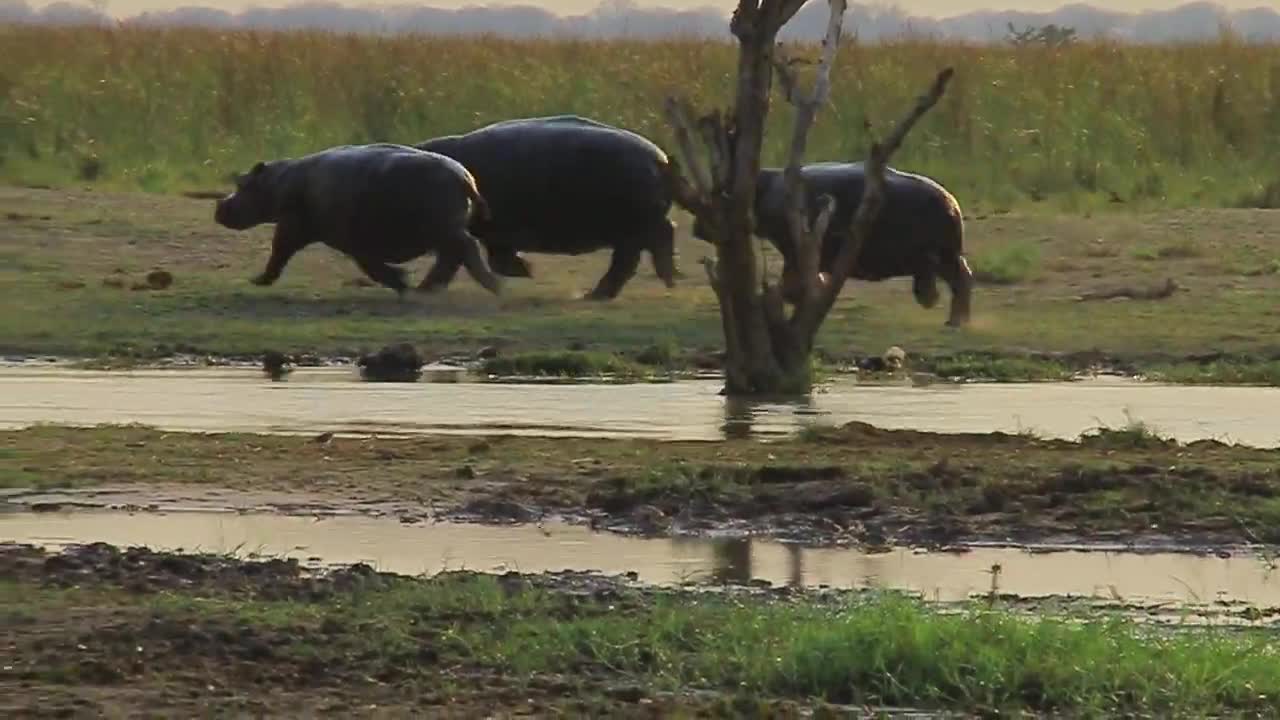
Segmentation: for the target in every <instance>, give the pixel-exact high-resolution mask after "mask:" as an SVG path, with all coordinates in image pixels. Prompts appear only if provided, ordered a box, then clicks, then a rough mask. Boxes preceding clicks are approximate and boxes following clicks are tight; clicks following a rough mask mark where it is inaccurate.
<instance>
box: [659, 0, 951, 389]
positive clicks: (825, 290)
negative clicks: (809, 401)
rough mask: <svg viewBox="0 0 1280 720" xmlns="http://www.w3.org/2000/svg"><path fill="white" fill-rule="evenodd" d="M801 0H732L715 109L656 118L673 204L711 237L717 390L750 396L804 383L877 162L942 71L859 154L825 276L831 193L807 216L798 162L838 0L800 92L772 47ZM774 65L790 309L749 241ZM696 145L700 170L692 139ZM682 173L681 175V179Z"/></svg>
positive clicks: (874, 190) (877, 180) (870, 206)
mask: <svg viewBox="0 0 1280 720" xmlns="http://www.w3.org/2000/svg"><path fill="white" fill-rule="evenodd" d="M805 2H806V0H739V2H738V8H737V10H736V11H735V12H734V14H733V20H732V22H731V24H730V29H731V30H732V32H733V35H734V36H735V37H736V38H737V40H738V82H737V89H736V95H735V101H734V105H733V108H732V111H731V112H730V114H729V116H728V117H727V118H723V117H722V116H721V114H720V113H719V112H718V111H714V112H712V113H710V114H708V115H704V116H702V117H700V118H699V119H698V120H696V121H695V120H693V116H694V113H693V112H692V110H691V109H690V108H689V107H688V106H687V105H686V104H685V103H684V102H682V101H681V100H678V99H676V98H670V99H668V101H667V119H668V121H669V122H670V124H671V126H672V128H673V129H674V131H675V136H676V141H677V150H678V154H679V162H678V163H675V164H676V165H677V178H676V191H677V192H676V196H677V203H678V204H679V205H681V206H682V207H684V208H685V209H686V210H688V211H689V212H690V213H692V214H693V215H694V216H695V217H696V218H697V219H698V222H699V224H700V225H701V226H702V227H703V229H704V234H705V235H707V236H708V237H709V238H710V239H712V240H713V242H714V243H715V245H716V260H715V261H711V260H704V265H705V266H706V270H707V277H708V278H709V279H710V281H711V287H712V288H713V289H714V291H715V293H716V298H717V299H718V301H719V303H720V315H721V320H722V322H723V326H724V328H723V329H724V338H725V351H726V352H725V380H726V386H725V391H726V393H729V394H739V395H762V394H789V393H797V392H800V393H803V392H808V391H809V389H810V386H811V379H810V355H811V353H812V351H813V343H814V339H815V338H816V336H817V333H818V330H819V328H820V327H821V326H822V322H823V321H824V320H825V319H826V316H827V314H828V313H829V312H830V310H831V307H832V305H834V304H835V300H836V297H837V296H838V295H839V293H840V290H841V289H842V288H843V287H844V283H845V280H846V278H847V277H848V276H849V274H850V273H851V272H852V271H853V266H854V261H855V259H856V258H857V257H858V254H859V252H860V250H861V248H862V243H863V240H864V239H865V238H866V237H867V235H868V234H869V231H870V229H871V226H872V223H873V222H874V221H875V218H876V215H877V214H878V212H879V210H880V207H881V206H882V205H883V203H884V182H885V180H884V169H885V166H886V165H887V163H888V161H889V158H890V157H891V156H892V155H893V152H894V151H895V150H897V148H898V147H899V146H900V145H901V144H902V140H903V138H905V137H906V135H907V133H908V132H910V130H911V128H912V126H914V125H915V123H916V121H918V120H919V119H920V118H921V117H922V116H923V115H924V114H925V113H926V112H928V111H929V109H930V108H932V107H933V106H934V105H935V104H936V103H937V102H938V100H939V99H940V98H941V97H942V94H943V92H944V91H945V89H946V85H947V82H948V80H950V78H951V74H952V71H951V69H950V68H948V69H946V70H943V71H942V72H941V73H940V74H939V75H938V77H937V79H936V80H935V81H934V84H933V87H932V88H931V89H930V91H929V92H928V93H927V94H926V95H924V96H922V97H921V98H920V99H919V101H918V102H917V103H916V106H915V107H914V108H913V109H912V110H911V112H910V113H909V114H908V115H907V116H906V117H905V118H903V119H902V120H901V121H899V123H898V125H897V126H896V127H895V128H894V130H893V132H892V133H891V134H890V135H889V137H888V138H887V139H886V140H885V141H884V142H879V143H873V145H872V147H871V153H870V159H869V160H868V162H867V163H866V184H865V187H864V190H863V198H862V203H861V205H860V206H859V207H858V212H857V213H856V214H855V216H854V219H853V226H852V228H850V233H849V242H847V243H846V244H845V245H844V247H843V248H842V250H841V252H840V255H839V257H838V259H837V261H836V263H835V265H834V267H833V268H832V272H831V273H830V276H829V277H828V276H825V275H820V274H819V272H818V258H819V253H820V249H821V246H822V237H823V236H824V234H825V233H826V230H827V227H828V225H829V224H830V221H831V217H832V213H833V212H834V210H835V202H834V200H833V199H832V198H830V197H824V198H823V199H822V206H821V207H820V208H819V212H818V213H817V215H816V218H815V220H814V222H812V223H810V221H809V208H808V207H807V202H806V199H805V193H804V187H803V182H802V179H801V175H800V167H801V165H802V164H803V162H804V154H805V149H806V145H807V140H808V136H809V129H810V128H811V127H812V125H813V122H814V119H815V118H816V116H817V113H818V110H819V109H820V108H821V107H822V106H823V105H824V104H825V103H826V101H827V96H828V94H829V92H830V84H831V83H830V73H831V67H832V65H833V64H834V62H835V56H836V49H837V47H838V46H839V42H840V36H841V32H842V26H843V21H844V12H845V7H846V3H847V0H828V2H829V4H830V6H831V17H830V21H829V22H828V24H827V32H826V36H825V38H824V39H823V49H822V56H821V60H820V61H819V63H818V68H817V76H816V79H815V81H814V85H813V88H812V91H811V92H809V93H807V94H806V93H804V92H803V91H802V90H801V89H800V85H799V82H798V79H797V78H796V76H795V74H794V73H793V72H792V70H791V66H790V65H788V64H786V63H783V62H779V59H778V58H777V57H776V55H775V43H776V39H777V35H778V31H779V30H780V29H781V28H782V27H783V26H784V25H786V23H787V22H788V21H789V20H790V19H791V18H792V17H793V16H794V15H795V14H796V12H797V11H798V10H799V9H800V7H801V6H803V5H804V3H805ZM775 69H776V70H777V71H778V72H779V75H780V77H781V79H782V85H783V89H784V90H785V92H786V96H787V98H788V100H790V101H791V103H792V104H793V105H795V107H796V123H795V128H794V132H793V134H792V140H791V148H790V153H789V156H788V160H787V168H786V172H785V175H784V183H785V188H786V194H787V207H788V208H789V221H790V222H791V226H792V230H793V234H794V237H796V238H797V241H798V242H797V263H796V265H797V268H798V272H797V273H796V275H797V278H798V279H799V281H800V284H801V288H800V291H799V293H797V295H796V304H795V307H794V308H793V310H792V312H791V314H790V315H788V313H787V309H786V305H785V303H784V301H783V293H782V291H781V289H780V288H779V287H778V286H776V285H773V284H771V283H770V281H769V279H768V278H766V277H764V276H763V274H762V272H761V263H760V258H759V256H758V255H757V253H756V249H755V246H754V244H753V243H752V238H753V230H754V227H753V219H752V218H753V216H754V212H753V211H754V208H755V201H756V180H757V178H758V177H759V174H760V150H761V146H762V145H763V142H764V127H765V120H766V119H767V117H768V114H769V97H770V92H771V91H772V87H773V74H774V71H775ZM695 138H696V139H700V140H701V141H702V144H703V145H704V146H705V147H704V150H705V156H706V158H707V160H709V162H708V163H706V165H705V167H704V164H703V162H702V161H701V157H700V154H699V152H698V150H697V148H696V140H695ZM686 174H687V175H688V177H686Z"/></svg>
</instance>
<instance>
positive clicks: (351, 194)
mask: <svg viewBox="0 0 1280 720" xmlns="http://www.w3.org/2000/svg"><path fill="white" fill-rule="evenodd" d="M484 211H485V203H484V199H483V198H482V197H481V195H480V191H479V190H478V189H477V188H476V182H475V179H474V178H472V177H471V174H470V173H469V172H467V169H466V168H464V167H463V166H462V165H461V164H459V163H458V162H457V161H455V160H452V159H450V158H447V157H444V156H443V155H437V154H435V153H430V152H426V151H423V150H418V149H415V148H412V147H408V146H405V145H393V144H389V143H376V144H372V145H342V146H339V147H335V148H330V149H328V150H323V151H320V152H317V153H314V154H311V155H306V156H304V157H300V158H290V159H284V160H275V161H272V162H260V163H257V164H256V165H254V166H253V169H252V170H250V171H249V172H248V173H247V174H245V175H242V176H240V177H238V178H237V179H236V190H235V192H233V193H231V194H230V195H228V196H227V197H224V198H222V199H221V200H219V201H218V205H217V209H216V210H215V211H214V220H215V221H217V223H218V224H219V225H222V226H224V227H227V228H230V229H232V230H247V229H249V228H251V227H254V226H256V225H261V224H262V223H275V226H276V228H275V236H274V237H273V238H272V241H271V257H270V258H269V259H268V260H267V265H266V268H265V269H264V270H263V271H262V273H261V274H260V275H258V276H257V277H255V278H253V280H252V282H253V283H254V284H255V285H270V284H272V283H274V282H275V281H276V280H278V279H279V278H280V274H281V272H283V271H284V267H285V265H286V264H288V262H289V260H290V259H291V258H292V257H293V256H294V254H295V253H297V252H298V251H299V250H301V249H302V248H304V247H306V246H307V245H310V244H311V243H313V242H322V243H324V244H325V245H328V246H329V247H331V248H333V249H335V250H338V251H339V252H341V253H343V254H345V255H347V256H348V257H350V258H351V259H352V260H354V261H355V263H356V265H357V266H359V268H360V269H361V270H362V271H363V272H364V273H365V274H366V275H368V276H369V278H370V279H371V280H374V281H376V282H378V283H380V284H382V285H385V286H386V287H389V288H391V289H392V290H395V291H396V292H397V293H398V294H399V295H401V296H402V297H403V295H404V293H405V291H406V290H408V288H409V286H408V283H407V282H406V281H405V272H404V270H402V269H400V268H398V267H394V265H398V264H400V263H405V262H408V261H410V260H413V259H414V258H417V257H420V256H422V255H426V254H429V253H435V254H437V255H438V258H437V261H436V265H435V267H433V268H432V270H431V272H430V273H428V276H427V280H428V281H429V280H430V279H431V277H432V275H435V276H440V275H444V274H448V275H449V276H452V275H453V274H454V272H456V270H457V267H458V265H460V264H465V265H466V267H467V271H468V272H469V273H470V274H471V277H472V278H474V279H475V280H476V282H478V283H480V285H482V286H483V287H484V288H485V289H486V290H488V291H489V292H491V293H494V294H498V292H499V287H500V280H499V279H498V277H497V276H496V275H495V274H494V273H493V271H492V270H491V269H490V268H489V265H488V263H486V262H485V259H484V255H483V254H482V253H481V251H480V243H479V242H478V241H477V240H476V239H475V238H474V237H473V236H472V235H471V234H470V233H468V232H467V225H468V224H469V223H470V222H471V218H472V217H473V215H480V214H483V213H484Z"/></svg>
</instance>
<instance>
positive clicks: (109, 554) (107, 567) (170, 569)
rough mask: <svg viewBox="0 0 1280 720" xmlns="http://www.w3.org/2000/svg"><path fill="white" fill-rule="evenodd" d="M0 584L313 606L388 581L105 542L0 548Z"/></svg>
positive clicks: (356, 571) (364, 568) (349, 571)
mask: <svg viewBox="0 0 1280 720" xmlns="http://www.w3.org/2000/svg"><path fill="white" fill-rule="evenodd" d="M0 579H4V580H9V581H21V582H40V583H44V584H49V585H55V586H60V587H71V586H78V585H84V584H93V585H111V586H115V587H120V588H124V589H126V590H129V591H132V592H139V593H150V592H160V591H175V590H181V591H185V592H199V593H201V594H219V595H222V594H225V595H236V596H248V597H253V598H257V599H263V600H308V601H316V600H321V599H324V598H327V597H329V596H331V595H333V594H334V593H341V592H351V591H354V590H358V589H361V588H370V587H374V588H377V587H385V586H386V585H387V584H388V583H390V582H393V581H394V576H392V575H390V574H387V573H379V572H377V571H375V570H374V569H373V568H371V567H369V566H368V565H364V564H356V565H352V566H350V567H346V568H342V569H340V570H332V571H322V570H311V569H308V568H305V567H303V566H302V565H300V564H299V563H298V561H297V560H293V559H288V560H280V559H272V560H262V561H243V560H239V559H236V558H233V557H229V556H223V555H182V554H175V553H169V552H157V551H153V550H149V549H147V548H141V547H133V548H128V549H125V550H121V549H120V548H117V547H114V546H112V545H108V544H106V543H92V544H89V545H80V546H75V547H72V548H69V549H67V550H65V551H63V552H62V553H59V554H56V555H51V554H49V553H47V552H46V551H44V550H42V549H40V548H36V547H33V546H30V545H0Z"/></svg>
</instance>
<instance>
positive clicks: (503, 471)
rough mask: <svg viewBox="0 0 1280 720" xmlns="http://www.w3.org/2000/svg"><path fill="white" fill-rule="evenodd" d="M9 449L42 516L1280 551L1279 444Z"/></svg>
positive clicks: (21, 498) (80, 445)
mask: <svg viewBox="0 0 1280 720" xmlns="http://www.w3.org/2000/svg"><path fill="white" fill-rule="evenodd" d="M142 449H145V451H143V450H142ZM0 456H2V457H4V458H6V461H5V462H4V463H3V464H2V465H0V473H4V474H3V475H0V479H4V478H9V479H8V483H7V484H8V486H9V487H14V488H21V487H33V486H34V489H33V490H29V491H19V492H13V493H11V494H9V496H8V497H7V498H6V500H5V501H4V502H5V504H9V505H11V506H16V507H19V508H26V509H34V508H33V505H35V504H40V503H53V504H55V505H56V504H58V503H70V504H75V505H83V506H86V507H120V506H121V504H122V503H123V504H124V505H127V506H128V507H129V509H147V508H159V509H164V506H166V505H168V506H173V505H175V504H178V505H187V506H192V503H193V502H197V503H198V504H201V505H205V506H209V505H211V504H216V505H217V507H216V508H210V509H226V508H228V507H237V500H236V498H237V497H238V496H239V497H242V498H243V503H244V505H243V506H244V507H245V508H252V507H258V506H264V507H267V508H269V509H270V510H271V511H273V512H280V513H286V514H312V513H320V514H326V513H334V512H350V511H353V510H354V511H356V512H361V513H367V514H373V515H387V516H393V517H397V518H400V519H401V520H402V521H405V522H415V521H418V520H425V519H428V518H433V517H434V518H439V519H450V520H458V521H471V522H484V523H503V524H508V523H530V522H537V521H538V520H540V519H543V518H548V517H553V516H559V517H563V518H565V519H568V520H570V521H577V522H582V523H590V524H591V525H593V526H595V527H598V528H602V529H608V530H613V531H618V532H625V533H641V534H646V535H653V536H667V535H683V534H700V533H704V532H708V531H718V532H722V531H743V532H750V533H753V534H756V535H760V536H765V537H774V538H782V539H788V540H793V541H798V542H802V543H805V544H810V545H840V544H855V543H856V544H863V545H869V546H879V545H886V544H895V545H920V546H926V547H938V546H947V545H963V544H966V543H973V542H977V541H982V542H1003V543H1011V544H1028V543H1038V542H1050V543H1072V542H1076V543H1079V542H1085V543H1089V542H1093V543H1098V542H1102V543H1107V544H1114V543H1119V544H1136V545H1140V546H1162V549H1166V550H1168V549H1183V550H1188V551H1195V552H1202V551H1205V550H1207V549H1215V548H1219V547H1222V546H1229V545H1241V544H1251V543H1262V544H1269V545H1277V544H1280V450H1266V449H1253V448H1247V447H1237V446H1230V445H1225V444H1222V443H1219V442H1215V441H1201V442H1196V443H1191V444H1179V443H1176V442H1173V441H1166V440H1163V439H1161V438H1159V437H1155V436H1152V435H1150V434H1147V433H1145V432H1143V431H1141V430H1120V431H1107V432H1104V433H1101V434H1097V435H1094V436H1090V437H1086V438H1084V439H1083V440H1081V441H1078V442H1068V441H1057V440H1040V439H1036V438H1031V437H1026V436H1022V435H1005V434H998V433H997V434H982V435H976V434H975V435H963V434H954V435H953V434H935V433H924V432H915V431H903V430H895V431H889V430H881V429H877V428H875V427H872V426H869V425H865V424H861V423H852V424H850V425H847V426H845V427H843V428H839V429H833V430H828V431H814V432H810V433H807V434H806V435H805V437H803V438H801V439H796V440H786V441H779V442H770V443H759V442H753V441H749V440H729V441H725V442H719V443H699V442H655V441H646V440H593V439H575V438H556V439H547V438H520V437H511V436H492V437H435V438H423V439H394V438H378V439H353V438H339V437H334V436H332V434H329V433H326V434H325V435H323V436H320V437H318V438H296V437H280V436H252V435H234V434H227V435H203V434H189V433H166V432H160V431H155V430H147V429H140V428H101V429H92V430H74V429H68V428H35V429H31V430H25V431H17V432H9V433H0ZM0 484H3V483H0ZM102 485H109V486H110V487H109V488H103V489H102V490H100V491H99V490H97V488H98V487H99V486H102ZM39 488H46V489H54V490H53V491H52V492H53V493H54V495H52V496H51V495H49V493H48V492H41V491H40V490H39ZM57 488H64V490H56V489H57ZM219 490H223V491H228V490H229V491H232V492H229V493H226V492H224V493H220V494H219V493H217V491H219ZM58 493H61V494H62V495H63V496H62V497H59V496H58ZM264 495H265V496H266V497H264Z"/></svg>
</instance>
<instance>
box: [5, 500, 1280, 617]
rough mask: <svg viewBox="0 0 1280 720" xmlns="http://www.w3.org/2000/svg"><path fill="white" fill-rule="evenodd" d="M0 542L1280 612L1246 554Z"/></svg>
mask: <svg viewBox="0 0 1280 720" xmlns="http://www.w3.org/2000/svg"><path fill="white" fill-rule="evenodd" d="M0 541H9V542H26V543H36V544H41V545H46V546H53V547H56V546H59V545H63V544H67V543H83V542H107V543H111V544H114V545H121V546H129V545H143V546H147V547H151V548H155V549H158V550H164V549H186V550H196V551H206V552H215V553H216V552H233V553H237V554H241V555H243V554H247V553H253V552H257V553H260V554H262V555H264V556H276V557H279V556H286V557H296V558H298V559H300V560H305V559H307V558H311V557H316V558H319V559H320V560H321V561H323V562H332V563H353V562H366V563H369V564H371V565H374V566H375V567H379V568H381V569H385V570H390V571H392V572H400V573H407V574H418V573H428V574H431V573H436V572H440V571H441V570H447V569H458V568H466V569H471V570H480V571H503V570H519V571H522V572H541V571H544V570H550V571H559V570H584V571H600V572H604V573H610V574H614V573H623V572H628V571H635V572H636V573H637V574H638V575H639V577H640V579H641V580H642V581H645V582H651V583H680V582H686V581H690V580H693V581H701V582H708V581H711V582H716V583H735V584H738V583H750V582H768V583H771V584H773V585H787V584H790V585H792V586H810V587H812V586H816V585H828V586H831V587H862V588H865V587H879V588H886V589H902V590H908V591H912V592H918V593H920V594H922V595H923V596H924V597H926V598H930V599H938V600H961V599H964V598H969V597H974V596H981V595H984V594H986V593H987V592H989V591H990V590H991V587H992V579H993V578H992V574H991V569H992V566H993V565H997V564H998V565H1000V566H1001V568H1002V572H1001V573H1000V577H999V585H1000V591H1001V592H1008V593H1012V594H1016V595H1023V596H1043V595H1062V594H1071V595H1077V596H1085V597H1102V598H1123V599H1125V600H1138V599H1150V600H1157V601H1160V600H1173V601H1182V602H1187V601H1191V602H1200V603H1212V602H1216V601H1222V600H1240V601H1245V602H1249V603H1252V604H1257V605H1260V606H1266V607H1275V606H1280V578H1277V577H1275V575H1274V573H1273V572H1272V570H1271V567H1270V566H1269V564H1267V563H1263V562H1259V561H1258V560H1257V559H1256V558H1253V557H1249V556H1239V555H1235V556H1231V557H1228V558H1217V557H1214V556H1212V555H1208V556H1196V555H1175V554H1148V555H1136V554H1129V553H1121V552H1115V553H1104V552H1054V553H1045V554H1033V553H1028V552H1024V551H1020V550H1016V549H980V550H974V551H972V552H967V553H961V554H952V553H920V552H913V551H911V550H907V549H895V550H892V551H889V552H883V553H876V554H867V553H865V552H861V551H859V550H853V549H836V548H831V549H803V550H802V549H801V548H800V547H798V546H794V545H790V544H783V543H778V542H772V541H767V540H752V539H749V538H733V539H729V538H720V539H695V538H685V539H681V540H671V539H642V538H628V537H623V536H618V535H612V534H608V533H594V532H592V531H591V530H589V529H587V528H584V527H580V526H569V525H564V524H562V523H556V522H548V523H545V524H544V525H543V527H541V528H537V527H530V526H524V527H486V526H482V525H458V524H451V523H446V522H440V523H428V524H404V523H401V522H400V521H399V520H397V519H395V518H387V519H380V518H373V517H361V516H345V517H328V518H324V519H318V518H314V517H311V516H301V517H299V516H281V515H271V514H266V513H248V514H244V515H240V514H236V513H228V512H169V513H164V512H157V513H125V512H114V511H111V512H47V513H27V512H0Z"/></svg>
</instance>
